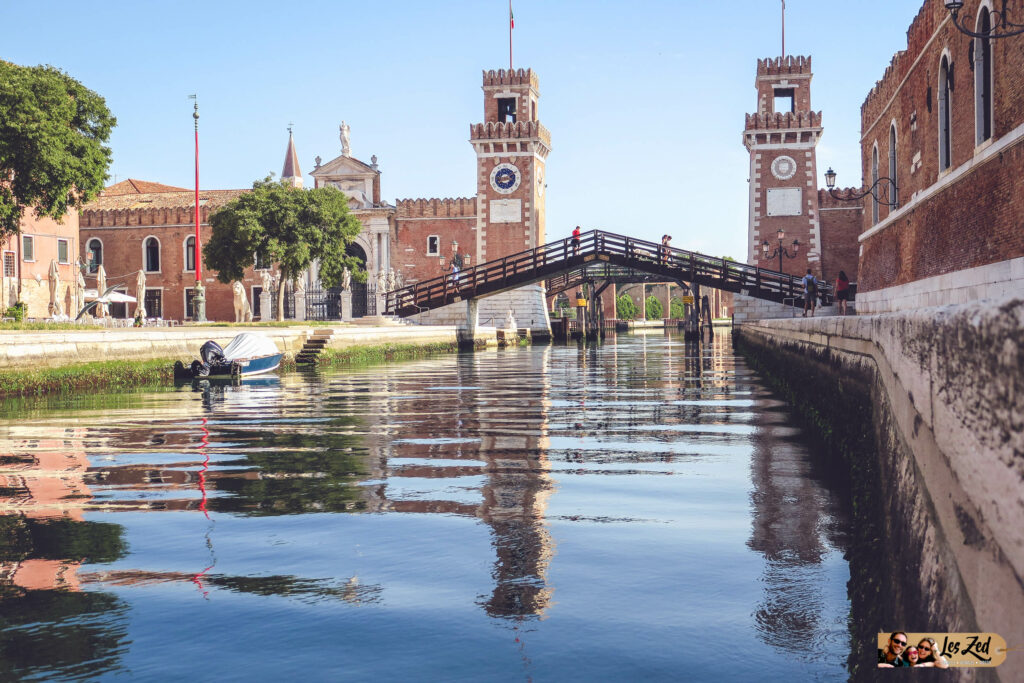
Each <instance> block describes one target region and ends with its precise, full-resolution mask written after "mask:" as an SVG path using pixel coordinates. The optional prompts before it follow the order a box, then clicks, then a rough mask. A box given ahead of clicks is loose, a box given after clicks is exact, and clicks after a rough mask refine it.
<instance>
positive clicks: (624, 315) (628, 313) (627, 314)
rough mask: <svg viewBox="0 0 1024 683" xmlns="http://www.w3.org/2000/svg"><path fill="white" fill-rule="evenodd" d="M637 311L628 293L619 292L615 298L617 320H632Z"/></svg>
mask: <svg viewBox="0 0 1024 683" xmlns="http://www.w3.org/2000/svg"><path fill="white" fill-rule="evenodd" d="M638 311H639V309H637V307H636V304H635V303H633V298H632V297H631V296H629V294H620V295H619V296H618V297H616V298H615V317H616V318H618V319H619V320H634V319H635V318H636V314H637V313H638Z"/></svg>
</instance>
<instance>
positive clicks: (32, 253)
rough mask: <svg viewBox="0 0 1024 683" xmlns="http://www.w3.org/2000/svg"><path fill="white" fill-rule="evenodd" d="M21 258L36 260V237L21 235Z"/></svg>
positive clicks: (23, 259)
mask: <svg viewBox="0 0 1024 683" xmlns="http://www.w3.org/2000/svg"><path fill="white" fill-rule="evenodd" d="M21 260H22V261H35V260H36V238H35V237H33V236H32V235H22V236H21Z"/></svg>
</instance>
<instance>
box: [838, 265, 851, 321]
mask: <svg viewBox="0 0 1024 683" xmlns="http://www.w3.org/2000/svg"><path fill="white" fill-rule="evenodd" d="M849 300H850V278H848V277H846V272H845V271H842V270H840V271H839V277H837V278H836V301H838V302H839V315H846V302H847V301H849Z"/></svg>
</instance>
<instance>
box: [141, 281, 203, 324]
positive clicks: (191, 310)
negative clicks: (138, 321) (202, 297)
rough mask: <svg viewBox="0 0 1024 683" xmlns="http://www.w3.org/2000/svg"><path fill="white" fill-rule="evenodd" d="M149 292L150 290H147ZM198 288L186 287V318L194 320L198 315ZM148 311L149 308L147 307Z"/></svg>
mask: <svg viewBox="0 0 1024 683" xmlns="http://www.w3.org/2000/svg"><path fill="white" fill-rule="evenodd" d="M147 294H148V292H147ZM195 299H196V290H195V288H194V287H186V288H185V319H186V320H192V319H193V318H195V317H196V306H195ZM147 312H148V309H147Z"/></svg>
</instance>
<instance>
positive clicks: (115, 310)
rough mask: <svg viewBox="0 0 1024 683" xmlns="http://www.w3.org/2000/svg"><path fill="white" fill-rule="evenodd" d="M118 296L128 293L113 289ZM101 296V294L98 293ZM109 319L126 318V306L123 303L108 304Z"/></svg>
mask: <svg viewBox="0 0 1024 683" xmlns="http://www.w3.org/2000/svg"><path fill="white" fill-rule="evenodd" d="M114 291H115V292H117V293H118V294H124V295H125V296H127V295H128V291H127V290H124V289H115V290H114ZM100 293H101V294H102V292H100ZM110 317H111V318H127V317H128V305H127V304H125V303H124V302H123V301H120V302H118V303H112V304H110Z"/></svg>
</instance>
